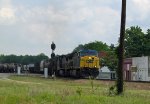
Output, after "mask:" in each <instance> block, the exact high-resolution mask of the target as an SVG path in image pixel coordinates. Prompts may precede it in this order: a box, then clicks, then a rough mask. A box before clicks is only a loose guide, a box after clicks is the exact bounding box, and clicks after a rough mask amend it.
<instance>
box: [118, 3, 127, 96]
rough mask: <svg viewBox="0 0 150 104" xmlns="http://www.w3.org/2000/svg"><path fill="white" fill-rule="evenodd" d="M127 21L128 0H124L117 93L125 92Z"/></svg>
mask: <svg viewBox="0 0 150 104" xmlns="http://www.w3.org/2000/svg"><path fill="white" fill-rule="evenodd" d="M125 23H126V0H122V13H121V27H120V40H119V42H120V43H119V54H118V58H119V62H118V69H117V94H118V95H119V94H121V93H123V58H124V36H125Z"/></svg>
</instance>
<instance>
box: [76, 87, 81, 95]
mask: <svg viewBox="0 0 150 104" xmlns="http://www.w3.org/2000/svg"><path fill="white" fill-rule="evenodd" d="M76 93H77V94H78V95H79V96H81V94H82V88H81V87H78V88H77V90H76Z"/></svg>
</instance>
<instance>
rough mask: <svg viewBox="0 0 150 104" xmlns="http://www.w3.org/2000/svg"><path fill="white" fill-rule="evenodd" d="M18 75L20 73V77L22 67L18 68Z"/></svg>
mask: <svg viewBox="0 0 150 104" xmlns="http://www.w3.org/2000/svg"><path fill="white" fill-rule="evenodd" d="M17 73H18V75H20V74H21V67H20V66H18V67H17Z"/></svg>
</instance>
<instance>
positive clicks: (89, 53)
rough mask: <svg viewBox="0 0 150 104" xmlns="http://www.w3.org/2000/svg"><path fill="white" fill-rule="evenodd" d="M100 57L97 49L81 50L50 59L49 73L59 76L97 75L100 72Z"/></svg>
mask: <svg viewBox="0 0 150 104" xmlns="http://www.w3.org/2000/svg"><path fill="white" fill-rule="evenodd" d="M99 63H100V62H99V57H98V52H97V51H95V50H81V51H79V52H73V53H70V54H67V55H60V56H56V57H54V58H53V59H50V60H49V73H50V75H51V74H52V73H55V74H56V75H57V76H73V77H88V76H93V77H96V76H97V75H98V74H99V68H100V64H99Z"/></svg>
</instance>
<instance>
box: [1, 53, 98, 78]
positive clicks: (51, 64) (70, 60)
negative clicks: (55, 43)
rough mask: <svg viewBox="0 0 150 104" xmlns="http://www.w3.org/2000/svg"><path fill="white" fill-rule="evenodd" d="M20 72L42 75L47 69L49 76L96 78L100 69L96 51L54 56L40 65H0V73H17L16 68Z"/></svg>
mask: <svg viewBox="0 0 150 104" xmlns="http://www.w3.org/2000/svg"><path fill="white" fill-rule="evenodd" d="M18 66H20V67H21V71H22V72H24V71H28V72H29V73H40V74H43V73H44V68H48V74H49V75H50V76H52V75H54V74H55V75H56V76H63V77H77V78H80V77H89V76H93V77H97V76H98V74H99V69H100V59H99V57H98V52H97V51H96V50H80V51H78V52H72V53H69V54H66V55H56V56H55V57H53V58H50V59H47V60H42V61H41V62H40V63H36V64H29V65H21V64H14V63H11V64H8V63H3V64H0V73H14V72H17V67H18Z"/></svg>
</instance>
